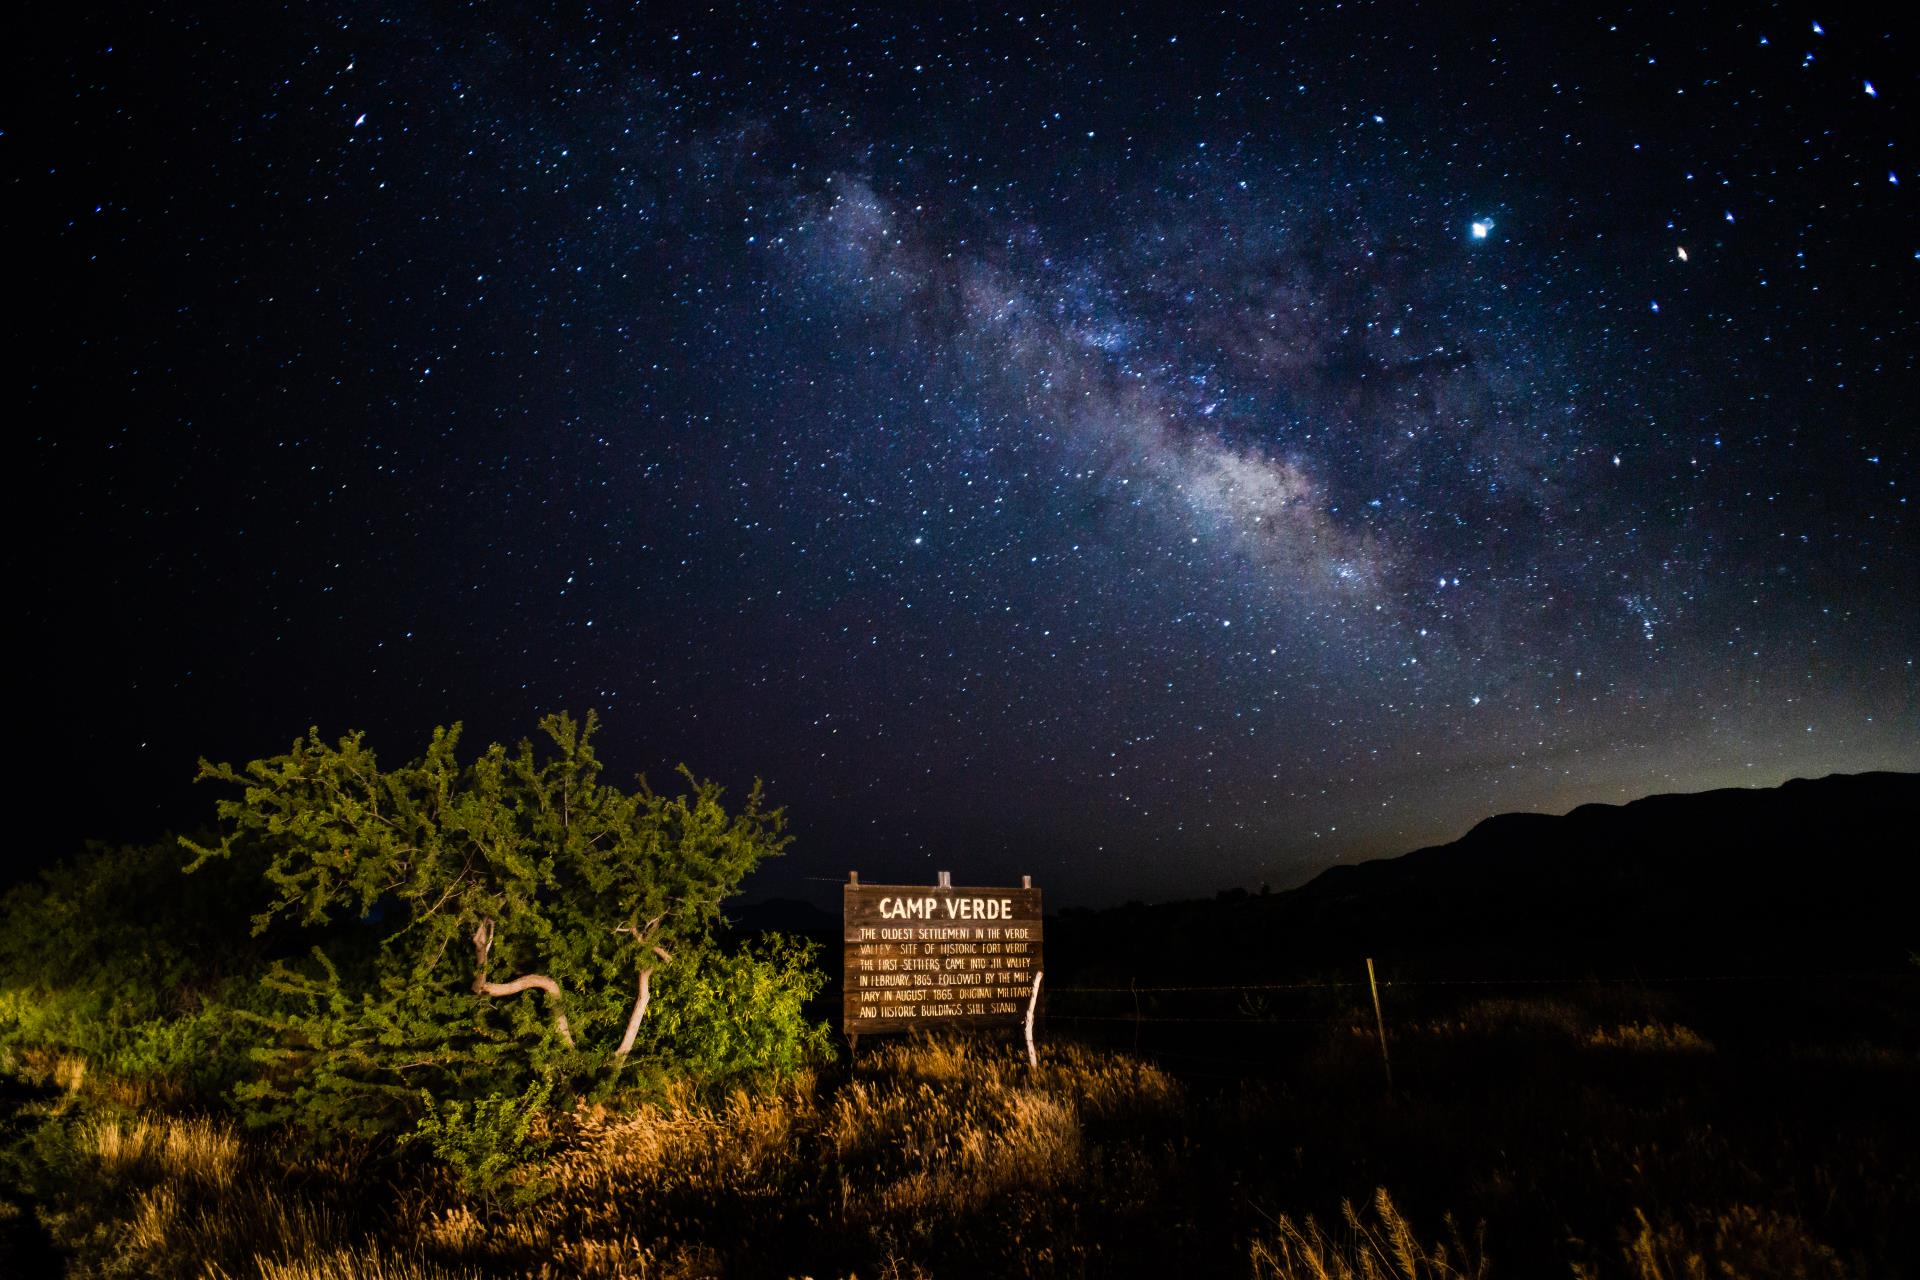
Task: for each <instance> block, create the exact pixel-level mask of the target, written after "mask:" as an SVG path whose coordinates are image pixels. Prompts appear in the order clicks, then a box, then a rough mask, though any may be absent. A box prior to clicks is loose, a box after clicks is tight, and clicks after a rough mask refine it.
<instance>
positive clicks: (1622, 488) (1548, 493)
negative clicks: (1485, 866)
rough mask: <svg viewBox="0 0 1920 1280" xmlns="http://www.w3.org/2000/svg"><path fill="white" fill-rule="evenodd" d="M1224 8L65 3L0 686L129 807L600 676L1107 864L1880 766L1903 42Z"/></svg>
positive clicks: (896, 841)
mask: <svg viewBox="0 0 1920 1280" xmlns="http://www.w3.org/2000/svg"><path fill="white" fill-rule="evenodd" d="M1262 15H1263V16H1259V17H1237V16H1232V15H1229V14H1223V13H1220V12H1210V13H1206V14H1200V13H1197V12H1195V11H1192V10H1191V9H1187V8H1183V7H1178V6H1169V7H1167V8H1165V9H1152V8H1148V9H1137V10H1128V11H1118V10H1116V11H1108V10H1104V9H1103V10H1098V11H1096V10H1094V9H1091V8H1089V9H1087V10H1084V11H1081V12H1079V13H1077V14H1076V13H1072V12H1060V11H1053V12H1045V11H1038V10H1036V11H1033V12H1023V11H1017V10H1003V11H997V12H994V13H991V14H988V13H984V12H981V11H978V10H976V9H970V8H965V7H956V6H948V7H938V8H935V9H932V10H930V11H928V12H926V13H922V14H919V15H917V16H916V15H914V14H912V13H909V12H908V11H906V10H903V9H899V8H896V7H893V6H876V7H873V8H868V9H856V8H851V7H848V8H841V7H834V8H832V9H823V8H811V7H798V6H796V7H791V8H787V7H779V6H763V5H741V6H729V7H724V8H715V9H700V10H685V11H680V10H673V9H670V8H664V7H653V6H649V7H647V8H645V9H644V10H643V11H639V12H636V13H633V14H621V15H615V14H610V13H606V12H602V11H600V10H597V9H595V10H581V11H579V12H578V13H575V14H572V15H570V16H559V15H555V14H542V15H539V16H534V15H533V14H532V13H530V12H525V11H500V12H492V11H469V10H460V11H458V12H457V13H456V12H452V11H443V10H442V9H441V8H439V7H436V6H399V7H395V8H393V9H391V10H386V11H382V12H380V13H377V14H376V13H374V12H371V11H369V12H367V13H357V12H348V13H341V14H334V15H328V14H323V13H321V12H319V11H313V12H309V13H305V14H303V13H301V12H300V11H298V10H295V11H288V12H269V11H266V10H260V9H256V8H247V9H244V10H239V11H236V12H235V13H234V14H232V15H228V17H227V18H226V19H224V20H221V21H218V22H216V21H213V20H211V19H204V20H203V19H200V18H194V17H189V16H187V15H184V14H174V13H163V14H136V13H133V12H126V13H118V14H116V13H110V12H108V13H97V14H89V15H82V16H78V17H75V18H74V19H73V22H72V26H71V29H70V30H67V31H65V32H63V33H62V38H61V39H60V41H58V42H57V43H56V45H55V47H54V48H55V53H54V55H53V56H50V57H48V58H47V59H46V60H45V62H44V65H41V66H39V67H38V68H36V69H35V71H34V75H35V76H36V77H38V78H40V79H41V80H43V81H44V83H45V86H46V92H45V94H44V95H43V97H42V100H41V101H42V105H41V107H40V108H39V109H38V110H37V111H36V112H35V113H33V115H32V116H30V117H28V118H27V120H28V122H27V124H26V125H25V126H24V127H19V128H10V129H8V131H7V132H6V134H5V135H4V137H0V145H4V146H5V147H6V148H7V149H8V153H9V163H10V168H11V171H12V172H11V179H10V185H11V188H12V190H13V191H14V193H15V195H16V202H17V204H18V206H19V207H20V209H21V210H23V213H22V214H21V215H20V218H21V223H22V226H21V231H20V232H17V233H16V243H20V242H21V241H23V240H24V242H25V243H27V244H29V245H30V246H32V252H34V253H35V254H36V256H37V259H38V261H37V262H36V264H35V265H36V266H45V267H49V268H50V270H49V271H48V273H47V275H46V279H48V280H49V281H50V282H51V283H50V287H49V288H47V289H46V290H45V291H44V292H42V293H40V295H39V296H38V297H37V298H36V299H35V300H34V304H33V307H32V308H31V311H32V314H33V315H34V317H35V324H36V326H37V327H39V328H41V329H42V330H43V331H45V332H48V333H50V334H51V336H52V338H53V342H52V343H51V344H49V345H50V348H51V353H50V355H49V356H48V358H47V359H46V360H45V361H44V362H43V363H41V364H40V365H39V367H38V368H37V369H36V370H35V372H34V373H33V375H32V376H31V378H30V380H29V383H28V385H27V386H26V388H25V392H26V394H25V397H24V399H25V402H26V405H27V407H28V409H29V415H28V423H27V425H28V435H29V437H30V442H29V445H28V451H29V458H28V469H29V472H30V481H31V484H32V487H33V493H34V495H35V500H36V501H37V502H38V503H39V504H41V509H40V510H39V512H38V519H37V521H36V527H37V528H38V529H39V530H40V531H41V532H40V537H39V538H38V539H37V541H38V543H39V545H38V546H34V547H32V548H31V549H30V550H29V551H28V553H27V554H26V555H25V556H24V557H22V558H23V560H24V562H25V569H24V574H23V576H24V577H25V579H26V582H25V589H24V591H23V593H22V594H23V598H24V601H25V605H24V609H23V614H24V633H25V638H26V641H27V644H28V647H29V650H30V651H31V653H32V654H33V658H34V662H35V663H36V664H37V665H36V667H35V669H34V675H33V680H32V684H33V687H34V690H35V692H34V693H33V694H32V698H33V701H31V702H30V705H29V710H30V712H32V713H33V714H34V715H35V716H36V718H38V719H39V720H41V721H42V722H44V723H49V724H54V725H57V726H58V727H57V728H56V729H55V730H53V731H54V732H55V733H56V734H57V735H58V741H59V744H60V746H61V748H62V749H61V751H60V752H58V753H56V754H59V755H61V756H62V757H63V758H66V759H69V760H70V759H72V758H74V757H84V758H87V759H96V760H98V759H104V760H107V761H111V762H114V765H115V767H116V768H119V767H122V766H121V764H120V762H122V761H130V762H132V764H131V765H130V766H126V767H127V768H128V769H129V770H130V771H131V772H134V773H135V774H137V776H139V777H141V778H145V779H147V781H145V782H137V783H133V784H130V786H131V794H132V795H133V796H134V797H135V800H134V802H132V803H131V804H130V807H129V808H128V811H127V812H126V813H125V814H121V815H107V816H106V817H103V819H102V820H103V821H108V820H109V818H110V819H111V821H109V825H111V822H121V823H123V824H124V825H127V826H130V827H140V826H141V825H142V824H145V825H146V826H148V827H151V826H153V825H154V824H155V823H156V822H158V821H160V820H164V821H166V822H168V823H171V824H174V825H181V824H184V823H190V822H191V821H193V817H192V815H193V814H195V813H197V812H199V809H197V808H195V807H194V806H195V805H198V806H201V807H204V805H205V803H206V798H205V797H203V796H189V797H187V798H186V799H182V798H181V797H180V795H179V794H178V792H179V788H178V787H177V785H176V784H177V782H178V781H180V780H182V779H184V777H185V776H187V774H188V773H190V766H191V760H192V758H193V756H194V755H195V754H197V753H206V754H211V755H217V756H223V757H232V756H245V755H248V754H250V753H257V752H260V751H267V750H272V749H275V748H277V747H278V746H281V745H284V741H285V740H286V739H287V738H289V737H290V736H291V735H292V734H293V733H295V732H298V731H299V730H300V729H302V728H304V727H305V726H306V725H309V724H317V725H319V726H321V727H322V729H323V730H325V731H328V732H338V731H342V730H345V729H347V728H351V727H367V728H369V729H370V730H372V731H373V732H374V734H375V740H376V743H377V744H378V745H382V746H385V747H386V749H387V750H389V751H392V752H396V753H400V752H405V751H407V750H410V749H413V748H414V746H416V745H417V742H418V741H419V740H420V738H421V735H422V734H423V733H424V730H425V728H426V727H427V726H428V725H430V724H432V723H435V722H440V721H445V720H451V719H456V718H458V719H464V720H465V721H467V723H468V724H469V726H470V732H472V733H473V734H475V735H476V736H479V735H490V736H499V735H509V734H518V733H521V732H523V731H524V730H525V728H526V726H527V725H528V724H529V723H530V717H531V716H532V715H533V714H535V713H536V712H538V711H541V710H547V709H555V708H560V707H569V708H572V709H575V710H582V709H585V708H586V707H589V706H593V707H598V708H600V709H601V711H602V713H603V715H604V716H605V718H606V720H607V723H608V737H607V741H606V743H605V744H604V754H606V755H607V756H608V758H609V759H610V760H612V761H613V762H614V763H616V764H617V765H619V766H620V767H622V768H630V769H640V768H645V769H647V770H649V771H650V772H652V773H654V774H656V775H658V774H659V773H660V772H661V771H662V770H663V768H664V767H666V766H669V765H671V764H672V763H675V762H678V761H682V760H684V761H685V762H687V763H688V764H689V765H691V766H692V767H693V768H695V769H696V770H697V771H699V772H702V773H706V774H713V775H717V776H720V777H722V778H724V779H727V780H729V781H731V782H734V783H741V784H743V783H745V782H746V781H747V780H748V779H749V778H751V777H752V776H754V775H761V776H764V777H765V778H766V779H767V780H768V783H769V787H770V791H771V794H772V796H773V798H774V799H775V800H776V801H777V802H783V803H786V804H787V805H788V806H789V807H790V809H791V811H792V814H793V816H794V819H795V824H796V833H797V834H798V835H799V837H800V842H799V844H798V846H797V847H796V854H795V857H794V858H792V859H790V860H789V861H788V863H787V864H786V866H785V867H784V869H783V871H782V873H781V874H783V875H785V876H787V877H788V878H789V879H790V880H796V882H797V878H798V877H804V876H808V875H822V876H830V877H839V876H841V875H843V874H844V870H845V868H846V867H848V866H858V867H860V868H861V869H862V871H863V873H865V874H868V875H869V876H870V877H872V878H876V879H878V878H886V877H888V876H892V875H901V876H910V877H913V878H916V879H917V878H921V877H922V876H925V875H927V874H928V873H929V872H930V869H931V868H933V867H936V866H938V867H941V868H952V869H954V870H956V872H957V873H959V874H962V875H963V877H965V878H975V879H997V878H1000V877H1005V876H1011V875H1016V874H1020V873H1033V874H1035V875H1036V876H1038V877H1040V879H1041V882H1042V883H1045V884H1049V885H1053V886H1057V887H1058V888H1059V890H1060V891H1061V892H1063V893H1064V894H1065V895H1066V896H1067V897H1068V898H1069V899H1079V900H1091V901H1103V900H1109V899H1113V898H1117V897H1120V896H1124V895H1128V894H1140V895H1147V896H1154V895H1165V894H1172V893H1191V892H1199V891H1207V890H1211V889H1212V888H1215V887H1218V886H1219V885H1221V884H1228V883H1257V882H1260V881H1271V882H1273V883H1274V884H1276V885H1279V884H1285V883H1292V882H1295V881H1298V880H1299V879H1301V878H1303V877H1304V876H1305V875H1307V874H1309V873H1310V872H1312V871H1313V870H1315V869H1317V868H1319V867H1321V866H1324V865H1326V864H1328V863H1329V862H1331V861H1333V860H1335V859H1338V858H1353V857H1360V856H1372V855H1376V854H1384V853H1391V852H1397V851H1399V850H1402V849H1404V848H1408V847H1412V846H1414V845H1417V844H1420V843H1425V842H1431V841H1436V840H1441V839H1446V838H1450V837H1451V836H1453V835H1455V834H1457V833H1458V832H1459V831H1460V830H1461V829H1463V828H1464V827H1465V826H1466V825H1467V824H1469V823H1470V822H1471V821H1473V820H1474V819H1476V818H1478V817H1480V816H1484V815H1485V814H1487V813H1491V812H1495V811H1500V810H1508V809H1516V808H1532V809H1564V808H1567V807H1570V806H1571V805H1574V804H1577V803H1581V802H1583V801H1588V800H1620V799H1624V798H1630V797H1633V796H1637V795H1640V794H1644V793H1647V792H1650V791H1660V790H1684V789H1698V788H1703V787H1709V786H1718V785H1730V784H1731V785H1758V784H1771V783H1774V782H1778V781H1780V780H1781V779H1783V778H1785V777H1788V776H1792V775H1795V774H1817V773H1826V772H1831V771H1835V770H1854V769H1863V768H1889V767H1890V768H1912V767H1914V766H1915V763H1916V761H1917V760H1920V714H1917V713H1916V699H1917V697H1920V682H1916V676H1915V671H1914V665H1913V663H1914V657H1915V653H1916V648H1917V642H1920V608H1917V607H1916V606H1917V604H1920V601H1917V599H1916V596H1917V594H1920V593H1917V591H1916V583H1917V582H1920V575H1916V572H1915V568H1914V565H1915V560H1914V553H1915V538H1914V529H1913V522H1912V515H1911V512H1910V508H1909V505H1908V498H1909V494H1910V492H1911V490H1912V487H1913V482H1914V479H1915V474H1914V473H1915V457H1914V452H1913V445H1912V437H1911V431H1912V423H1913V406H1914V404H1915V403H1916V395H1915V393H1916V391H1917V390H1920V387H1917V386H1916V378H1915V352H1916V348H1917V345H1920V344H1917V343H1916V338H1920V326H1917V325H1916V313H1915V310H1914V307H1913V304H1912V302H1911V298H1912V296H1913V291H1914V285H1915V283H1916V282H1917V281H1920V236H1916V234H1915V223H1914V220H1913V217H1912V213H1911V210H1910V209H1909V207H1908V205H1907V196H1906V191H1907V189H1908V187H1910V186H1911V179H1912V171H1911V162H1912V156H1911V147H1910V146H1909V145H1907V143H1906V136H1907V126H1906V124H1905V118H1904V116H1905V113H1906V112H1907V111H1908V110H1910V102H1911V100H1912V97H1913V93H1914V91H1915V89H1916V88H1920V86H1917V85H1916V83H1915V81H1916V77H1915V76H1914V74H1913V72H1912V67H1913V65H1914V62H1913V56H1912V55H1913V50H1912V48H1911V47H1910V43H1909V42H1908V41H1907V40H1906V39H1905V37H1904V36H1903V35H1902V34H1901V33H1899V32H1896V31H1893V30H1890V29H1887V28H1885V27H1883V26H1880V25H1874V24H1872V23H1869V22H1867V21H1866V19H1865V18H1864V16H1862V15H1841V14H1833V15H1814V14H1811V13H1806V12H1803V11H1801V10H1797V9H1791V8H1785V7H1763V8H1758V9H1755V8H1753V7H1750V6H1740V7H1735V8H1730V9H1728V10H1726V11H1725V12H1717V11H1714V10H1710V9H1704V10H1701V11H1699V12H1698V13H1696V14H1693V15H1688V14H1679V13H1672V12H1667V11H1660V12H1652V11H1642V10H1633V9H1621V10H1619V11H1617V12H1610V13H1609V14H1608V15H1603V16H1593V15H1586V14H1566V13H1560V12H1557V11H1551V10H1549V11H1542V10H1541V9H1540V7H1539V6H1532V7H1517V8H1512V9H1507V10H1503V11H1486V12H1480V11H1474V12H1472V13H1468V12H1463V11H1461V10H1460V9H1458V8H1457V7H1440V6H1420V5H1408V4H1391V5H1387V4H1381V5H1367V4H1349V5H1343V6H1337V7H1330V8H1321V7H1314V8H1312V9H1310V10H1307V11H1304V12H1301V13H1293V14H1284V13H1279V12H1273V13H1267V12H1265V11H1264V10H1262ZM1843 19H1844V20H1843ZM1863 86H1864V88H1863ZM1903 178H1906V179H1908V187H1903V186H1902V185H1901V180H1902V179H1903ZM34 781H35V782H36V784H37V785H39V786H41V787H42V788H56V789H57V788H60V787H68V788H71V789H72V790H73V791H74V792H75V794H79V793H81V792H83V791H84V788H82V787H80V786H79V784H77V783H75V782H73V781H72V780H71V779H70V778H69V777H68V776H67V775H66V773H65V772H64V770H63V769H61V768H57V767H54V766H52V765H49V766H48V768H47V769H46V771H45V776H44V777H37V778H36V779H35V780H34ZM142 787H144V788H146V789H145V790H142V789H141V788H142Z"/></svg>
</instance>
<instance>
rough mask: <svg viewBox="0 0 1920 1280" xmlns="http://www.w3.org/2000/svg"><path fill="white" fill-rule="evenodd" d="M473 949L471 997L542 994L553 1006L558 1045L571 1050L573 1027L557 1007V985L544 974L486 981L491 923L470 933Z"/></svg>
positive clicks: (487, 922) (559, 1005)
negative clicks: (506, 980) (545, 994)
mask: <svg viewBox="0 0 1920 1280" xmlns="http://www.w3.org/2000/svg"><path fill="white" fill-rule="evenodd" d="M473 949H474V952H475V953H476V959H475V961H474V974H473V994H475V995H477V996H517V995H519V994H520V993H521V992H522V991H544V992H546V993H547V999H548V1001H549V1002H550V1003H551V1004H552V1005H553V1030H554V1033H555V1034H556V1035H558V1036H559V1037H560V1042H561V1043H562V1044H564V1045H566V1046H567V1048H569V1049H571V1048H573V1028H572V1027H571V1026H569V1025H568V1023H567V1011H566V1010H565V1009H564V1008H562V1007H561V998H560V984H559V983H557V982H555V981H554V980H553V979H552V978H549V977H548V976H547V975H546V974H544V973H527V974H522V975H521V976H520V977H518V978H515V979H514V980H513V981H511V982H488V981H487V954H488V953H489V952H490V951H492V950H493V921H491V920H482V921H481V922H480V927H479V928H477V929H475V930H474V931H473Z"/></svg>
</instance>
